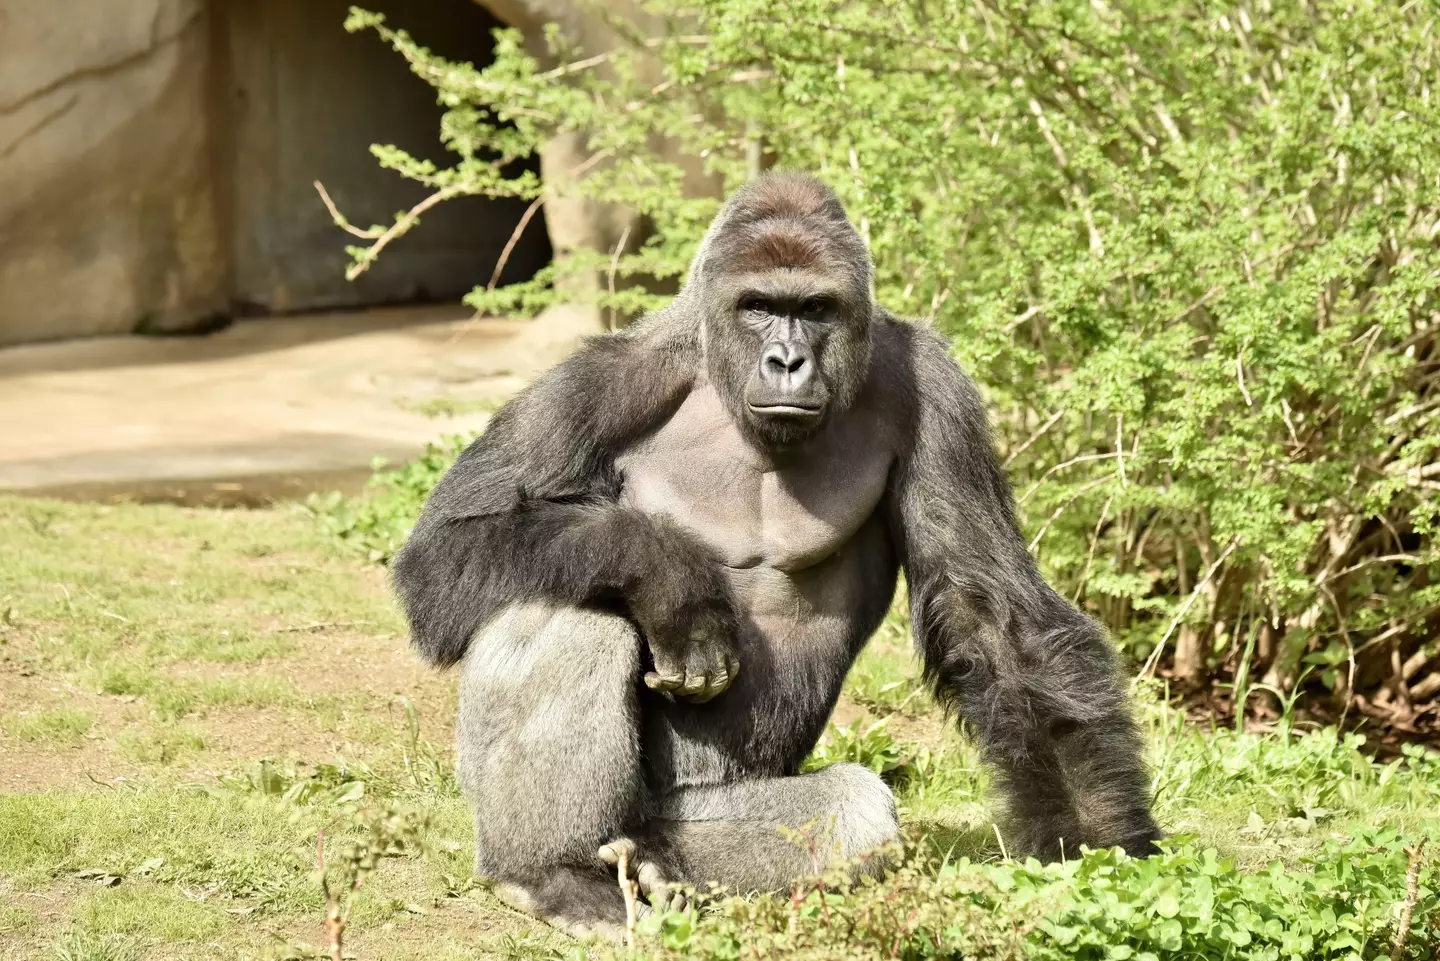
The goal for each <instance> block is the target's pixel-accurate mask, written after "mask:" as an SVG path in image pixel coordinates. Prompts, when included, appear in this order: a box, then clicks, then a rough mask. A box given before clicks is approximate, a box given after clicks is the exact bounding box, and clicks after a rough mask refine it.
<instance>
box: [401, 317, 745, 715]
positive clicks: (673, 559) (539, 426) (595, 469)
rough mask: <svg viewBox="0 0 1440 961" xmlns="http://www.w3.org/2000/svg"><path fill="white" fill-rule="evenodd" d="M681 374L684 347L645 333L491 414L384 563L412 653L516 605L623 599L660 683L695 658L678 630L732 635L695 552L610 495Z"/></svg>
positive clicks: (448, 647)
mask: <svg viewBox="0 0 1440 961" xmlns="http://www.w3.org/2000/svg"><path fill="white" fill-rule="evenodd" d="M694 369H695V358H694V353H693V348H691V347H690V346H689V345H687V344H685V343H677V342H674V341H673V340H666V339H663V338H662V337H661V336H660V335H659V334H658V333H657V332H656V331H655V330H654V328H651V329H650V330H649V331H648V332H635V333H629V332H627V333H624V334H616V335H611V336H608V337H601V338H597V339H595V340H592V341H590V342H588V343H587V344H586V345H585V346H584V347H583V348H581V349H580V350H579V351H578V352H577V353H576V354H574V355H573V356H572V357H571V358H570V359H569V360H567V361H565V362H564V363H562V364H560V365H559V366H558V367H556V368H554V369H553V370H551V371H550V372H549V373H548V374H546V375H545V376H544V377H542V378H541V379H540V380H538V381H536V382H535V383H534V384H533V385H532V386H531V387H529V388H527V389H526V390H525V391H523V392H522V393H521V394H519V395H518V396H517V397H516V398H515V399H514V400H512V401H511V402H510V403H508V404H507V405H506V406H505V407H504V408H502V409H501V410H500V411H499V412H498V413H496V415H495V417H494V419H493V420H492V421H491V422H490V424H489V426H488V428H487V429H486V431H485V432H484V434H482V435H481V436H480V437H479V438H477V439H476V440H475V441H474V443H472V444H471V445H470V446H469V447H468V448H467V449H466V450H465V451H464V453H462V454H461V455H460V457H459V459H458V460H457V461H456V462H455V464H454V466H452V467H451V468H450V470H449V472H448V473H446V475H445V477H444V478H443V479H442V480H441V481H440V483H439V485H437V486H436V488H435V490H434V492H433V493H432V494H431V496H430V500H429V502H428V503H427V504H426V507H425V510H424V512H423V513H422V515H421V517H420V520H419V522H418V523H417V524H416V526H415V530H414V531H413V532H412V534H411V535H410V539H409V541H408V542H407V543H406V544H405V546H404V548H403V549H402V550H401V551H400V552H399V553H398V554H397V555H396V557H395V560H394V565H393V576H394V580H395V584H396V586H397V589H398V591H399V593H400V597H401V599H402V601H403V602H404V606H405V610H406V613H407V615H408V617H409V620H410V626H411V636H412V640H413V642H414V644H415V646H416V647H417V648H418V649H419V650H420V651H421V653H423V654H424V655H425V657H426V658H428V659H429V660H430V661H432V662H433V663H435V664H438V665H448V664H453V663H455V662H457V661H459V660H460V659H461V658H462V657H463V656H464V654H465V650H466V648H467V647H468V645H469V643H470V639H471V637H472V636H473V635H474V633H475V631H476V629H477V628H479V627H480V626H482V625H483V624H484V623H485V622H486V621H487V620H489V619H490V618H491V617H492V616H493V615H494V614H495V613H497V612H498V611H499V610H500V609H502V608H503V607H505V606H507V605H509V604H512V603H515V602H518V601H525V600H553V601H556V602H561V603H575V604H583V603H589V602H600V603H620V604H624V605H626V606H628V608H629V610H630V612H631V613H632V614H633V616H634V617H635V619H636V621H637V622H638V623H639V626H640V628H641V630H642V633H644V634H645V637H646V639H647V641H649V643H650V645H651V648H652V653H653V654H654V656H655V661H656V669H657V671H658V672H659V673H660V675H662V676H663V677H665V678H673V677H676V676H679V677H682V678H683V676H684V675H685V673H686V669H687V668H689V673H690V676H691V677H694V676H695V674H696V671H697V669H698V668H699V667H701V665H697V664H695V663H693V658H694V657H695V656H699V654H700V653H703V652H696V651H694V650H688V649H686V648H687V645H688V646H689V647H690V648H693V647H694V646H695V643H694V639H693V637H692V635H700V636H701V637H702V638H708V639H710V640H712V641H716V642H719V641H720V640H721V639H723V638H729V637H733V636H734V632H733V629H732V625H731V623H730V622H731V619H732V618H733V613H732V612H731V608H730V606H729V604H728V595H727V594H726V588H725V585H724V582H723V580H722V579H721V577H720V575H719V573H718V570H717V568H716V565H715V562H714V560H713V558H712V557H711V556H710V555H709V554H708V553H707V551H706V550H705V549H704V547H703V546H702V545H700V544H699V543H698V542H697V541H696V540H695V539H694V538H693V537H692V536H691V535H689V534H688V533H686V532H684V531H682V530H681V529H680V528H679V527H677V526H675V525H673V524H670V523H668V522H665V521H663V520H657V519H654V518H650V517H646V516H644V515H642V514H640V513H638V512H637V511H634V510H630V509H628V508H625V507H622V506H620V505H619V504H618V503H617V501H616V498H617V497H618V495H619V492H620V481H619V478H618V477H617V475H616V472H615V468H614V459H615V455H616V454H617V453H618V452H619V451H621V450H623V449H624V447H625V446H626V445H627V444H629V443H630V442H632V441H633V440H635V439H636V438H637V437H639V436H641V435H642V434H644V433H645V432H646V431H648V430H650V429H651V428H653V427H654V426H655V425H657V424H658V423H660V422H661V421H663V419H664V418H665V417H667V416H668V415H669V414H670V413H672V412H673V411H674V409H675V408H676V406H677V405H678V404H679V402H680V401H681V400H682V399H683V397H684V395H685V393H686V392H687V391H688V390H689V388H690V386H691V383H692V380H693V376H694ZM712 653H713V652H712ZM727 663H728V662H726V661H725V660H724V657H723V652H722V657H721V666H722V671H721V673H726V672H724V671H723V667H724V666H726V664H727ZM728 673H733V670H732V671H731V672H728ZM651 680H657V679H656V678H651ZM652 686H658V687H662V688H665V689H669V687H670V686H673V685H668V686H667V684H665V683H657V684H654V685H652ZM683 693H687V694H694V693H695V692H694V691H689V690H686V691H684V692H683Z"/></svg>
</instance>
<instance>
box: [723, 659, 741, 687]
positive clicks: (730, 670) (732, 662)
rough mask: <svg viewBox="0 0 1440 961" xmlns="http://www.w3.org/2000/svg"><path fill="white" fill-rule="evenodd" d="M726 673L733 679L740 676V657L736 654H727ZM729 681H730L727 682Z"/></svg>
mask: <svg viewBox="0 0 1440 961" xmlns="http://www.w3.org/2000/svg"><path fill="white" fill-rule="evenodd" d="M725 673H726V674H727V675H728V676H729V678H730V680H731V681H733V680H735V678H737V677H739V676H740V658H738V657H736V656H735V655H734V654H726V655H725ZM727 683H728V682H727Z"/></svg>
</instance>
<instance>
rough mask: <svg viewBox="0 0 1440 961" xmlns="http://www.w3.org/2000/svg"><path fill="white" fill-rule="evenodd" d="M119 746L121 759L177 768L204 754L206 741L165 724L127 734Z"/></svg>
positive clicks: (195, 734) (183, 729)
mask: <svg viewBox="0 0 1440 961" xmlns="http://www.w3.org/2000/svg"><path fill="white" fill-rule="evenodd" d="M117 743H118V744H119V747H120V753H121V755H123V756H124V757H127V758H129V759H130V760H132V761H142V762H144V763H146V764H174V763H175V762H177V761H180V760H183V759H184V758H186V757H189V756H190V755H192V754H195V753H196V752H198V751H203V750H205V737H204V735H202V734H201V733H200V732H199V731H197V730H195V729H193V728H188V727H181V726H178V725H174V724H165V723H159V724H153V725H151V726H150V727H148V728H146V729H145V730H143V731H138V732H137V731H126V732H124V733H123V734H121V735H120V737H119V738H118V739H117Z"/></svg>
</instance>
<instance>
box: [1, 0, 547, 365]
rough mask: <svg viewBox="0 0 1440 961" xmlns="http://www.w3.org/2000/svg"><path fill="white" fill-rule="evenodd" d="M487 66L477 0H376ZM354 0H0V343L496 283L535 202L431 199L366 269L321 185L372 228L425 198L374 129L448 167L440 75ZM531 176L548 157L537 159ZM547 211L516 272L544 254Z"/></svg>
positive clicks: (151, 328) (445, 50) (517, 252)
mask: <svg viewBox="0 0 1440 961" xmlns="http://www.w3.org/2000/svg"><path fill="white" fill-rule="evenodd" d="M368 7H370V8H371V9H378V10H380V11H381V12H386V13H388V14H389V15H390V16H391V19H392V20H393V21H394V22H395V23H396V24H397V25H399V26H404V27H406V28H408V29H411V30H413V31H414V32H415V34H416V35H417V36H422V37H425V38H427V39H426V41H425V42H426V43H428V44H430V45H432V46H433V47H434V49H435V50H436V51H437V52H439V53H441V54H443V55H445V56H449V57H453V58H456V59H464V60H471V61H474V62H476V63H481V64H483V63H485V62H487V61H488V59H489V58H490V56H491V51H492V48H493V41H492V39H491V36H490V31H491V30H492V29H493V28H495V27H496V26H498V25H499V22H498V21H497V20H495V18H494V17H493V16H491V15H490V14H489V13H487V12H486V11H485V10H484V9H483V8H481V7H480V6H478V5H476V4H475V3H473V2H471V0H374V2H372V3H370V4H368ZM347 9H348V0H305V2H303V3H297V2H295V0H51V2H41V0H0V344H6V343H23V342H29V341H39V340H54V339H59V338H64V337H77V336H94V335H104V334H117V333H131V332H136V331H139V332H158V331H168V330H176V329H183V328H190V327H194V326H196V325H204V324H206V323H208V322H209V321H210V320H212V319H215V318H219V317H223V316H228V315H232V314H235V313H241V314H244V313H255V312H264V313H283V312H289V311H301V310H313V309H317V308H331V307H337V306H346V305H349V306H364V305H374V304H387V303H404V302H410V301H416V300H420V301H436V300H438V301H447V300H453V299H458V298H459V297H460V296H461V295H462V294H463V293H465V292H467V291H469V290H470V289H471V288H472V287H474V286H476V285H477V284H484V283H485V282H486V281H488V280H489V279H490V275H491V272H492V270H493V268H494V266H495V264H496V262H497V260H498V258H499V254H500V251H501V249H502V248H503V247H504V245H505V243H506V241H507V240H508V239H509V237H510V235H511V233H512V231H513V229H514V228H515V225H516V224H517V223H518V221H519V219H520V216H521V213H522V212H523V210H524V207H525V204H524V203H522V202H518V201H508V200H507V201H492V200H489V199H488V198H480V197H467V198H460V199H457V200H452V201H450V202H449V203H447V204H444V205H441V206H440V207H438V208H436V209H435V210H433V211H431V212H429V213H427V214H426V215H425V217H424V223H423V226H422V227H421V228H420V229H418V230H416V231H414V232H413V233H411V234H410V235H409V236H406V237H403V238H401V239H399V240H397V241H396V242H395V243H394V244H392V245H391V246H389V247H388V248H387V249H386V251H385V253H384V255H383V256H382V257H381V258H380V259H379V261H378V262H377V263H376V264H375V265H374V266H373V267H372V268H371V269H370V270H369V271H367V272H366V273H365V274H363V275H361V276H360V277H359V278H358V280H356V281H355V282H353V283H352V282H350V281H347V280H346V278H345V268H346V266H347V265H348V263H349V257H348V255H347V254H346V251H345V248H346V247H347V246H348V245H351V244H355V243H357V242H358V241H357V239H356V238H354V237H351V236H349V235H348V234H346V233H345V232H344V231H342V230H341V229H340V228H338V227H336V226H335V224H334V223H333V222H332V220H331V217H330V215H329V213H328V212H327V211H326V209H325V207H324V205H323V203H322V202H321V200H320V198H319V196H318V195H317V193H316V191H315V188H314V186H313V183H314V182H315V181H316V180H319V181H322V182H324V183H325V184H326V186H327V188H328V189H329V191H330V193H331V195H332V196H333V198H334V199H335V201H336V203H337V204H339V205H340V207H341V208H342V210H343V212H344V213H345V214H346V215H347V216H349V217H350V219H351V220H352V221H353V222H355V223H356V224H357V225H359V226H361V227H369V226H371V225H372V224H381V225H387V226H388V225H389V224H390V223H392V222H393V220H394V217H395V214H396V213H397V212H398V211H400V210H404V209H408V208H410V207H411V206H413V205H414V204H416V203H417V202H418V201H420V200H421V199H423V198H424V197H425V196H426V194H427V193H428V190H426V188H424V187H422V186H421V185H419V184H416V183H414V182H412V181H408V180H405V179H404V178H402V177H400V176H399V175H398V174H395V173H393V172H391V171H388V170H384V169H382V168H381V167H380V166H379V164H378V163H377V161H376V159H375V158H374V157H373V156H372V155H371V153H370V145H371V144H372V143H381V144H395V145H398V146H401V147H403V148H405V149H406V150H409V151H410V152H412V153H414V154H416V155H417V156H422V157H428V158H430V159H433V160H436V161H437V162H440V163H443V164H448V163H450V162H451V160H453V155H448V154H447V153H446V151H445V149H444V148H443V147H442V146H441V144H440V143H439V139H438V132H439V126H440V116H441V113H442V110H441V108H440V107H439V105H438V104H437V103H436V98H435V93H434V91H433V89H432V88H431V87H430V86H429V85H427V84H426V83H425V82H424V81H423V80H421V79H420V78H418V77H416V76H415V75H414V74H413V73H412V72H411V71H410V70H409V68H408V66H407V65H406V63H405V61H404V60H403V58H401V57H400V56H399V55H398V54H396V53H395V52H394V51H392V50H390V49H389V48H388V47H386V46H385V45H384V44H383V43H382V42H381V41H380V40H379V38H377V37H376V36H375V35H374V34H371V33H362V34H358V35H352V34H348V33H346V32H345V31H344V30H343V29H342V24H343V23H344V20H345V15H346V11H347ZM533 166H534V167H535V168H537V169H538V166H539V161H538V159H537V160H535V161H534V162H533ZM549 258H550V246H549V241H548V237H547V234H546V232H545V225H544V219H543V216H542V217H540V218H537V219H536V220H534V221H533V222H532V224H531V226H530V228H529V229H528V230H527V231H526V233H525V234H524V235H523V236H522V237H521V239H520V241H519V243H518V244H517V245H516V247H515V249H514V251H513V252H512V253H511V255H510V258H509V261H508V263H507V266H506V269H505V274H504V276H503V278H502V279H504V280H510V281H513V280H517V279H523V278H525V277H528V276H530V275H531V274H533V273H534V271H535V270H536V269H538V268H539V267H541V266H543V265H544V264H545V263H547V262H548V261H549Z"/></svg>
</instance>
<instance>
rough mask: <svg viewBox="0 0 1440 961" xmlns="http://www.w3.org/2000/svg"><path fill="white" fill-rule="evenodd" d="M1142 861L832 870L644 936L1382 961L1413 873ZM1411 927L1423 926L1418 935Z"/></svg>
mask: <svg viewBox="0 0 1440 961" xmlns="http://www.w3.org/2000/svg"><path fill="white" fill-rule="evenodd" d="M1167 848H1168V849H1167V851H1166V852H1165V853H1164V854H1161V855H1157V856H1154V857H1151V858H1147V859H1145V860H1134V859H1131V858H1127V857H1126V856H1125V855H1124V854H1123V853H1121V852H1119V851H1115V850H1106V851H1089V852H1086V853H1085V854H1084V855H1083V856H1082V857H1079V858H1076V859H1073V860H1070V861H1067V862H1065V863H1063V864H1054V865H1049V866H1041V865H1040V864H1038V863H1037V862H1035V861H1026V862H1023V863H1022V862H1015V861H1005V862H998V863H985V864H977V863H972V862H971V861H970V860H969V859H966V858H961V859H959V860H956V861H953V862H948V863H944V864H940V865H936V864H931V863H923V862H909V863H906V864H905V865H903V866H902V867H900V868H899V869H898V870H896V871H894V872H892V873H891V874H890V875H888V876H887V877H886V879H885V880H884V881H879V882H877V881H873V880H868V879H867V880H862V881H860V882H858V883H852V882H851V881H849V879H848V878H847V877H845V873H844V872H843V871H838V870H837V871H835V872H831V873H830V874H829V875H827V876H825V877H823V878H816V879H812V880H811V881H809V882H807V883H805V884H802V885H799V886H797V887H796V889H795V891H794V892H793V893H792V896H791V897H790V898H789V899H782V898H753V899H739V898H732V899H727V900H722V901H719V902H718V903H716V904H715V905H714V906H713V908H711V909H710V910H709V911H707V912H706V913H705V915H704V916H703V919H702V918H701V917H700V916H697V915H696V914H695V913H694V912H687V913H684V914H667V915H663V916H659V917H653V918H651V919H648V920H647V922H645V924H644V927H643V928H642V930H644V931H645V933H647V934H649V935H651V937H652V938H653V939H654V943H655V944H656V947H655V948H654V949H653V951H648V952H646V953H647V955H648V956H650V957H655V958H689V957H706V958H740V957H767V958H815V959H820V958H826V959H829V958H911V959H915V958H959V957H963V958H1022V957H1023V958H1031V959H1041V961H1050V959H1055V961H1059V959H1081V961H1091V959H1094V961H1099V959H1116V961H1123V959H1135V961H1141V959H1151V961H1158V959H1160V958H1204V959H1210V958H1215V959H1220V958H1246V959H1275V961H1279V959H1286V961H1323V959H1342V958H1343V959H1351V958H1354V959H1360V958H1379V957H1388V956H1389V955H1390V952H1391V951H1392V950H1393V946H1394V944H1395V942H1396V940H1397V933H1398V932H1397V921H1398V918H1397V915H1398V914H1399V911H1400V910H1401V909H1402V906H1403V904H1404V903H1405V902H1406V900H1407V883H1406V882H1407V872H1408V869H1409V866H1410V864H1411V863H1412V862H1411V859H1410V858H1409V856H1408V855H1407V848H1406V846H1405V844H1404V843H1403V842H1402V841H1401V840H1400V839H1399V838H1398V837H1397V836H1396V834H1395V833H1394V832H1393V831H1387V830H1376V829H1372V828H1361V829H1358V830H1357V832H1356V834H1355V835H1354V836H1353V837H1352V838H1350V839H1347V840H1341V841H1334V842H1327V843H1326V844H1325V845H1324V846H1323V847H1322V849H1321V850H1320V851H1319V852H1318V853H1317V855H1316V856H1315V857H1314V858H1312V859H1309V860H1308V861H1307V864H1306V867H1307V869H1308V870H1307V871H1306V872H1305V873H1292V872H1289V871H1287V870H1286V869H1285V867H1284V866H1283V865H1282V864H1280V863H1279V862H1276V863H1274V864H1272V865H1271V866H1270V867H1269V868H1267V869H1266V870H1265V871H1263V872H1261V873H1258V874H1246V873H1243V872H1240V871H1238V870H1236V867H1235V864H1234V862H1233V861H1232V860H1230V859H1228V858H1224V857H1221V856H1220V855H1219V854H1217V853H1216V851H1215V850H1214V849H1213V848H1206V849H1203V850H1200V849H1197V848H1196V846H1195V845H1194V844H1192V843H1188V842H1185V841H1179V842H1176V843H1172V844H1169V845H1168V846H1167ZM1432 885H1433V874H1432V873H1431V872H1429V871H1425V872H1423V873H1422V874H1421V875H1419V876H1417V884H1416V888H1415V898H1414V901H1413V902H1412V905H1413V906H1412V925H1414V926H1413V928H1412V935H1413V936H1414V940H1413V941H1412V940H1410V939H1409V938H1407V947H1408V948H1410V950H1408V951H1406V952H1404V953H1402V954H1401V955H1400V956H1401V957H1415V958H1419V957H1426V956H1428V955H1427V954H1426V953H1425V952H1426V951H1427V950H1428V948H1427V945H1429V944H1431V943H1433V942H1431V940H1430V938H1431V937H1432V933H1431V931H1430V930H1429V929H1428V925H1429V922H1430V918H1431V915H1432V913H1433V909H1434V899H1435V893H1434V889H1433V887H1432ZM1417 919H1418V924H1417V923H1416V920H1417Z"/></svg>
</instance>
